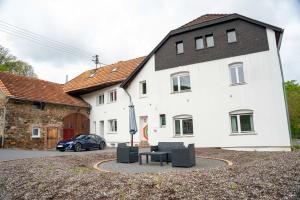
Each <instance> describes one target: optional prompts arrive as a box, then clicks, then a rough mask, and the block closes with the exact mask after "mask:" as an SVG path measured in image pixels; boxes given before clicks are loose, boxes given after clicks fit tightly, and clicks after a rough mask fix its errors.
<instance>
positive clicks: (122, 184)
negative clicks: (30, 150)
mask: <svg viewBox="0 0 300 200" xmlns="http://www.w3.org/2000/svg"><path fill="white" fill-rule="evenodd" d="M86 155H88V156H86ZM197 155H201V156H212V157H218V158H223V159H227V160H231V161H232V162H233V166H223V167H219V168H216V169H210V170H195V171H184V172H166V173H157V174H153V173H146V174H130V175H127V174H122V173H104V172H99V171H97V170H95V169H93V168H92V166H93V165H94V164H95V163H96V162H98V161H100V160H104V159H108V158H114V156H115V153H90V154H72V155H64V156H58V157H53V156H51V157H43V158H31V159H23V160H12V161H7V162H0V169H1V170H0V199H1V200H2V199H30V200H31V199H155V200H158V199H230V200H232V199H270V200H271V199H272V200H273V199H300V170H299V169H300V152H299V151H298V152H296V151H295V152H238V151H226V150H220V149H199V150H197Z"/></svg>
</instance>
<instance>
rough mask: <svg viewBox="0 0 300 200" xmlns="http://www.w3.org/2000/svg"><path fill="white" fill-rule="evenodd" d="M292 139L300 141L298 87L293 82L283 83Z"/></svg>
mask: <svg viewBox="0 0 300 200" xmlns="http://www.w3.org/2000/svg"><path fill="white" fill-rule="evenodd" d="M285 90H286V95H287V102H288V107H289V117H290V123H291V131H292V137H293V138H298V139H300V85H299V83H297V81H295V80H291V81H287V82H285Z"/></svg>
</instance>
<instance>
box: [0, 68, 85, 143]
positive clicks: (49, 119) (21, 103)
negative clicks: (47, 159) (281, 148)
mask: <svg viewBox="0 0 300 200" xmlns="http://www.w3.org/2000/svg"><path fill="white" fill-rule="evenodd" d="M89 107H90V106H89V105H88V104H87V103H86V102H84V101H83V100H81V99H79V98H75V97H72V96H70V95H68V94H66V93H65V92H64V91H63V88H62V85H61V84H57V83H52V82H48V81H43V80H39V79H33V78H28V77H21V76H16V75H12V74H9V73H3V72H1V73H0V119H1V120H0V122H1V123H0V136H1V138H0V141H1V142H0V144H1V147H5V148H14V147H16V148H24V149H52V148H55V147H56V144H57V142H58V140H61V139H63V138H64V136H66V134H69V136H70V134H73V135H75V134H81V133H88V132H89V128H90V127H89V118H88V117H89V110H90V108H89Z"/></svg>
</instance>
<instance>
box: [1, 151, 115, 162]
mask: <svg viewBox="0 0 300 200" xmlns="http://www.w3.org/2000/svg"><path fill="white" fill-rule="evenodd" d="M109 152H115V149H113V148H107V149H105V150H94V151H82V152H73V151H67V152H59V151H56V150H48V151H38V150H21V149H0V161H4V160H15V159H22V158H38V157H49V156H63V155H88V154H93V153H97V154H101V153H109Z"/></svg>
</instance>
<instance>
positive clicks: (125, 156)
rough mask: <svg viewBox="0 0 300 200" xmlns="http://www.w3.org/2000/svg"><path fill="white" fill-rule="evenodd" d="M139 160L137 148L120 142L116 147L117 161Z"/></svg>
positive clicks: (129, 161)
mask: <svg viewBox="0 0 300 200" xmlns="http://www.w3.org/2000/svg"><path fill="white" fill-rule="evenodd" d="M138 161H139V148H138V147H130V146H127V145H126V143H120V144H118V147H117V162H120V163H134V162H138Z"/></svg>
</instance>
